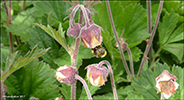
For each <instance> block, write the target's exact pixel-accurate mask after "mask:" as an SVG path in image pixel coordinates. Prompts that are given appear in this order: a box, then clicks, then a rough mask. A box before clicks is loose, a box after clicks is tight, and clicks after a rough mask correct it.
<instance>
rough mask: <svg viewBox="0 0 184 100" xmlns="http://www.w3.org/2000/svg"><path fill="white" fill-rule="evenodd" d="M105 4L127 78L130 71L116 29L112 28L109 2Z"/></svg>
mask: <svg viewBox="0 0 184 100" xmlns="http://www.w3.org/2000/svg"><path fill="white" fill-rule="evenodd" d="M106 4H107V9H108V14H109V17H110V21H111V25H112V28H113V31H114V35H115V38H116V41H117V43H118V46H119V49H120V54H121V58H122V61H123V64H124V67H125V70H126V72H127V74H128V75H129V76H131V73H130V71H129V69H128V65H127V63H126V60H125V56H124V54H123V49H122V47H121V46H120V41H119V38H118V36H117V33H116V29H115V26H114V22H113V18H112V15H111V10H110V5H109V1H106Z"/></svg>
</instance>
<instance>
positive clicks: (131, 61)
mask: <svg viewBox="0 0 184 100" xmlns="http://www.w3.org/2000/svg"><path fill="white" fill-rule="evenodd" d="M126 50H127V51H128V55H129V59H130V70H131V73H132V77H133V78H135V75H134V64H133V58H132V53H131V50H130V48H129V47H128V45H127V47H126Z"/></svg>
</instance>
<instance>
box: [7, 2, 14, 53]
mask: <svg viewBox="0 0 184 100" xmlns="http://www.w3.org/2000/svg"><path fill="white" fill-rule="evenodd" d="M10 24H11V0H9V8H8V27H9V26H10ZM9 41H10V51H11V53H13V42H12V34H11V32H9Z"/></svg>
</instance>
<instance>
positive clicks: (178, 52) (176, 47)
mask: <svg viewBox="0 0 184 100" xmlns="http://www.w3.org/2000/svg"><path fill="white" fill-rule="evenodd" d="M163 49H164V50H166V51H168V52H170V53H172V54H173V55H175V56H176V57H177V58H178V60H179V61H180V63H181V62H182V59H183V54H184V53H183V51H184V44H183V43H172V44H167V45H166V46H164V48H163Z"/></svg>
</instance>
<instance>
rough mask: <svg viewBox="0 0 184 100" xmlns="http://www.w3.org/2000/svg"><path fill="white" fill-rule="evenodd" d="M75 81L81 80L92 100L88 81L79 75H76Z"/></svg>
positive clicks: (89, 98) (89, 99)
mask: <svg viewBox="0 0 184 100" xmlns="http://www.w3.org/2000/svg"><path fill="white" fill-rule="evenodd" d="M75 79H77V80H79V81H80V82H81V83H82V84H83V86H84V88H85V90H86V94H87V96H88V100H92V97H91V93H90V91H89V88H88V86H87V84H86V81H85V80H84V79H83V78H82V77H80V76H79V75H77V74H75ZM72 100H73V99H72Z"/></svg>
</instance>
